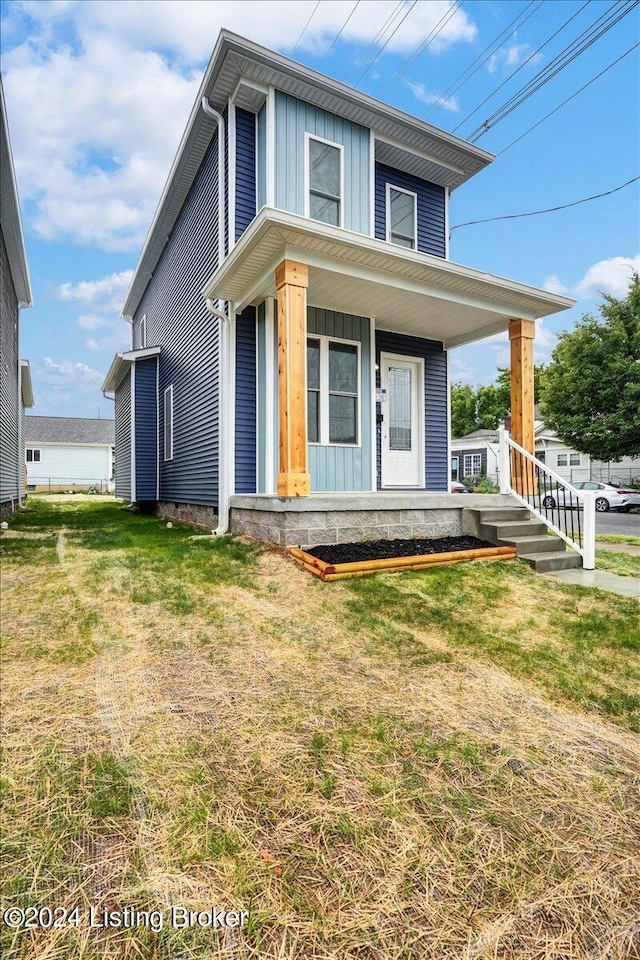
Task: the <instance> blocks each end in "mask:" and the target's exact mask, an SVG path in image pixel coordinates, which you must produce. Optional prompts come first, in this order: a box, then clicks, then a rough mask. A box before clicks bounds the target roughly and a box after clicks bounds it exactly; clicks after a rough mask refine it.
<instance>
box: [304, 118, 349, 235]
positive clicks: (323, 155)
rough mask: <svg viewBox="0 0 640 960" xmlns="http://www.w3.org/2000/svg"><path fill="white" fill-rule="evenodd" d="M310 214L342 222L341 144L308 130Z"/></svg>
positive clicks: (308, 194) (319, 218)
mask: <svg viewBox="0 0 640 960" xmlns="http://www.w3.org/2000/svg"><path fill="white" fill-rule="evenodd" d="M306 141H307V158H306V164H307V166H306V172H307V198H306V204H307V216H308V217H310V218H311V219H312V220H321V221H322V223H330V224H333V226H336V227H341V226H342V194H343V190H342V182H343V173H342V147H341V146H340V144H337V143H330V142H329V141H328V140H320V139H319V138H317V137H312V136H310V135H309V134H307V137H306Z"/></svg>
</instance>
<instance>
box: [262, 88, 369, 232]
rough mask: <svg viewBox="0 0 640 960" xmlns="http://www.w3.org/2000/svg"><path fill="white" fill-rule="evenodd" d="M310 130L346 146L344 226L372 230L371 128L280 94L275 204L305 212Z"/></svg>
mask: <svg viewBox="0 0 640 960" xmlns="http://www.w3.org/2000/svg"><path fill="white" fill-rule="evenodd" d="M305 132H306V133H311V134H315V135H317V136H319V137H323V138H324V139H325V140H331V141H332V142H333V143H339V144H342V145H343V146H344V191H345V196H344V198H343V203H344V227H345V228H346V229H347V230H354V231H355V232H356V233H364V234H368V233H369V195H370V188H369V149H370V143H369V130H368V129H367V128H366V127H362V126H360V124H358V123H352V122H351V121H350V120H345V119H343V118H342V117H336V116H334V115H333V114H331V113H327V111H326V110H321V109H320V108H319V107H314V106H312V105H311V104H309V103H304V101H302V100H298V99H296V98H295V97H290V96H288V95H287V94H285V93H281V92H280V91H277V92H276V131H275V133H276V200H275V202H276V207H278V208H279V209H280V210H288V211H289V212H290V213H297V214H299V215H300V216H304V210H305V196H304V164H305V136H304V135H305Z"/></svg>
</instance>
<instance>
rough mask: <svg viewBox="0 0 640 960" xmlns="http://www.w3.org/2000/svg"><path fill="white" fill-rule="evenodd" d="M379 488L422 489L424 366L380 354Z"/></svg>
mask: <svg viewBox="0 0 640 960" xmlns="http://www.w3.org/2000/svg"><path fill="white" fill-rule="evenodd" d="M380 382H381V386H382V389H383V390H384V391H386V399H385V400H384V401H383V402H382V404H381V412H382V417H383V420H382V486H383V487H423V486H424V430H423V411H424V401H423V398H424V363H423V361H422V360H419V359H416V358H415V357H398V356H393V355H392V354H384V353H383V354H382V355H381V357H380Z"/></svg>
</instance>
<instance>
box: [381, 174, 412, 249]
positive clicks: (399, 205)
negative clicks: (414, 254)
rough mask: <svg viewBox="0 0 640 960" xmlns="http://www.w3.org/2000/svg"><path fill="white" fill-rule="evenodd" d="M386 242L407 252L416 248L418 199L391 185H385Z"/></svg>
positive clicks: (406, 191)
mask: <svg viewBox="0 0 640 960" xmlns="http://www.w3.org/2000/svg"><path fill="white" fill-rule="evenodd" d="M387 241H388V242H389V243H395V245H396V246H397V247H407V248H408V249H409V250H416V249H417V246H418V197H417V196H416V194H415V193H411V191H410V190H403V189H402V188H401V187H394V186H393V184H392V183H388V184H387Z"/></svg>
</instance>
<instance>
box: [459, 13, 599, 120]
mask: <svg viewBox="0 0 640 960" xmlns="http://www.w3.org/2000/svg"><path fill="white" fill-rule="evenodd" d="M588 5H589V0H586V3H583V5H582V6H581V7H580V9H579V10H576V12H575V13H574V14H572V15H571V16H570V17H569V18H568V19H567V20H565V21H564V23H563V24H562V25H561V26H560V27H558V29H557V30H556V31H555V33H552V34H551V36H550V37H548V38H547V39H546V40H545V41H544V43H542V44H541V45H540V46H539V47H538V48H537V50H534V51H533V53H531V54H529V56H528V57H527V59H526V60H523V62H522V63H521V64H519V65H518V66H517V67H516V69H515V70H514V71H513V73H510V74H509V76H508V77H506V78H505V79H504V80H503V81H502V83H499V84H498V86H497V87H496V88H495V90H492V91H491V93H490V94H489V96H488V97H485V98H484V100H483V101H482V102H481V103H479V104H478V106H477V107H474V109H473V110H472V111H471V113H468V114H467V115H466V117H465V118H464V119H463V120H461V121H460V123H459V124H458V126H457V127H454V128H453V133H455V132H456V130H459V129H460V127H461V126H462V125H463V124H465V123H466V122H467V120H469V118H470V117H472V116H473V115H474V113H477V112H478V110H480V108H481V107H483V106H484V105H485V103H487V102H488V101H489V100H491V99H492V98H493V97H495V95H496V93H498V91H499V90H502V88H503V87H504V86H505V84H507V83H509V82H510V81H511V80H512V79H513V78H514V77H515V75H516V74H517V73H519V72H520V71H521V70H522V69H523V68H524V67H526V65H527V64H528V63H530V61H531V60H533V58H534V57H537V56H538V54H539V53H540V51H541V50H544V48H545V47H546V46H547V45H548V44H549V43H551V41H552V40H554V39H555V38H556V37H557V36H558V34H559V33H562V31H563V30H564V29H565V27H568V26H569V24H570V23H571V21H572V20H575V18H576V17H577V16H578V15H579V14H580V13H582V11H583V10H584V9H585V7H587V6H588ZM607 15H608V11H607V13H603V14H601V15H600V18H596V21H595V22H597V21H598V19H602V17H605V16H607ZM574 42H575V41H574ZM565 49H567V48H566V47H565ZM536 76H537V74H536ZM529 82H530V81H529Z"/></svg>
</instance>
